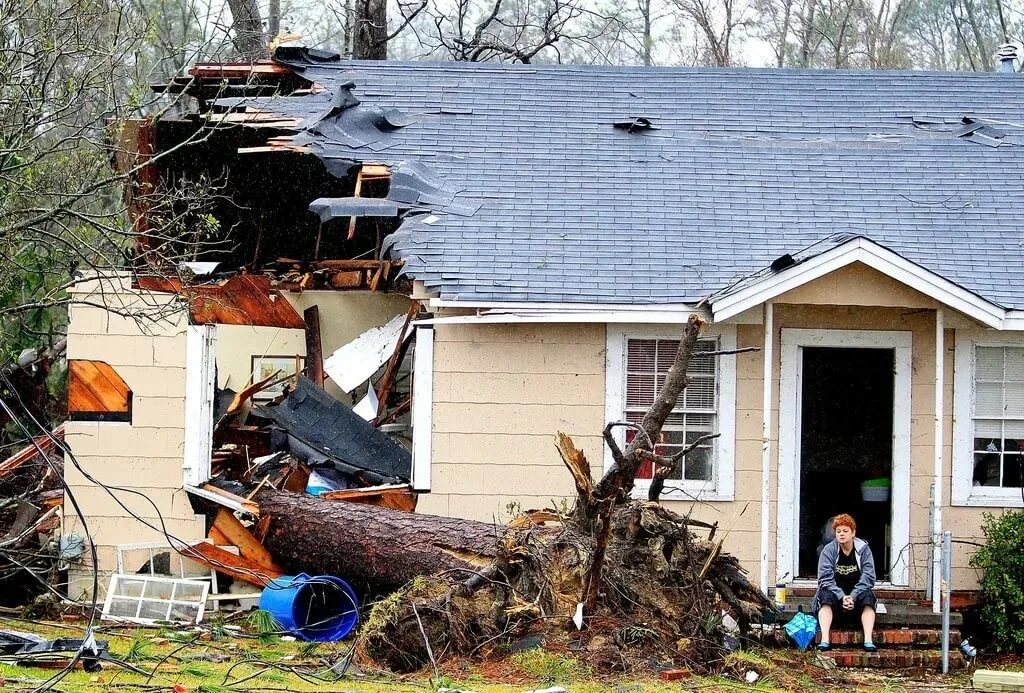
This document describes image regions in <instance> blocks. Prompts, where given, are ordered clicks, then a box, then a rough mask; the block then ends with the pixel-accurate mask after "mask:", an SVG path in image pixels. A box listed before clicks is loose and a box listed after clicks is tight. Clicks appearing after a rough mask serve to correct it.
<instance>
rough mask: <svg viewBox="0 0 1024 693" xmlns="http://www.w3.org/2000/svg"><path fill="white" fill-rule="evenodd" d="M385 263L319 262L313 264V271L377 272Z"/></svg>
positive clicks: (363, 261)
mask: <svg viewBox="0 0 1024 693" xmlns="http://www.w3.org/2000/svg"><path fill="white" fill-rule="evenodd" d="M384 263H385V261H384V260H317V261H316V262H314V263H313V269H332V270H364V269H368V270H376V269H380V268H381V267H382V266H383V265H384Z"/></svg>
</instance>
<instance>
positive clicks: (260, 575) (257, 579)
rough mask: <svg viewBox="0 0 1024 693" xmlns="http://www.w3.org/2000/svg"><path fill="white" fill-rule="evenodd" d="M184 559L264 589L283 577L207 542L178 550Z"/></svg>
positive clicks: (280, 573)
mask: <svg viewBox="0 0 1024 693" xmlns="http://www.w3.org/2000/svg"><path fill="white" fill-rule="evenodd" d="M178 553H180V554H181V555H182V556H184V557H185V558H188V559H190V560H193V561H195V562H196V563H201V564H203V565H205V566H208V567H210V568H213V569H214V570H216V571H217V572H218V573H224V574H225V575H230V576H231V577H233V578H235V579H236V580H241V581H242V582H247V583H249V584H250V585H256V586H257V587H266V586H267V585H268V584H270V581H271V580H274V579H275V578H279V577H281V576H282V575H284V573H283V572H281V571H279V570H277V571H275V570H271V569H268V568H266V567H264V566H261V565H260V564H258V563H255V562H253V561H250V560H249V559H247V558H245V557H243V556H236V555H235V554H233V553H231V552H230V551H226V550H225V549H222V548H220V547H219V546H214V545H213V544H210V543H208V542H205V541H203V542H199V543H198V544H193V545H191V546H183V547H182V548H180V549H178Z"/></svg>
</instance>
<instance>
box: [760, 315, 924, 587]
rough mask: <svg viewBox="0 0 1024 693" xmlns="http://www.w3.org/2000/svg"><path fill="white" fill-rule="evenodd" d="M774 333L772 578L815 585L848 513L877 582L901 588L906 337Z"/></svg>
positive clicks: (905, 517) (905, 522)
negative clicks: (833, 523) (835, 527)
mask: <svg viewBox="0 0 1024 693" xmlns="http://www.w3.org/2000/svg"><path fill="white" fill-rule="evenodd" d="M782 332H783V344H782V373H781V377H782V380H781V385H780V419H779V427H780V429H779V504H778V509H779V516H778V523H779V534H778V542H777V544H778V549H777V559H778V565H779V569H778V570H777V576H776V578H777V579H785V580H791V579H794V578H795V579H798V580H799V579H806V580H814V579H815V578H816V577H817V565H818V555H819V553H820V551H821V548H822V546H824V544H825V543H826V542H827V541H830V540H831V538H832V537H831V533H830V528H829V521H830V519H831V518H832V517H834V516H835V515H837V514H839V513H849V514H850V515H853V517H854V518H855V519H856V521H857V536H859V537H860V538H862V539H865V540H866V541H868V543H869V544H870V545H871V549H872V551H873V553H874V556H875V565H876V570H877V578H878V580H879V581H886V582H892V583H893V584H906V580H907V575H906V573H907V560H908V558H909V556H908V552H909V548H908V543H909V511H910V508H909V468H910V436H909V427H910V333H909V332H874V331H861V330H790V329H784V330H783V331H782ZM784 527H785V530H784ZM787 573H788V575H787Z"/></svg>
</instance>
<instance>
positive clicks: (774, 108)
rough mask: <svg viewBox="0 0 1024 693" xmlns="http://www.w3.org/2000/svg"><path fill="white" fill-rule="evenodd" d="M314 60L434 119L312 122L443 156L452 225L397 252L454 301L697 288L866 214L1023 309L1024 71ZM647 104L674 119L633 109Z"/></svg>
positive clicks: (407, 153) (622, 296)
mask: <svg viewBox="0 0 1024 693" xmlns="http://www.w3.org/2000/svg"><path fill="white" fill-rule="evenodd" d="M307 75H308V76H310V77H312V78H314V79H316V80H317V81H318V82H321V83H323V84H325V85H327V86H329V87H330V88H331V89H332V90H334V91H335V92H336V90H337V89H338V85H340V84H343V83H344V82H346V81H348V80H351V81H353V82H354V83H355V87H354V88H353V89H352V93H353V94H354V95H355V96H357V97H358V98H359V99H360V101H361V102H362V103H361V105H360V106H358V107H357V108H356V110H359V109H369V110H371V111H372V110H374V109H379V110H381V111H383V112H386V111H388V110H389V109H400V111H401V112H402V113H403V114H404V115H405V116H408V117H409V119H410V120H415V122H413V123H412V124H410V125H406V126H404V127H398V128H391V127H385V128H383V129H365V128H364V129H358V128H354V126H353V128H354V129H353V134H352V136H348V135H344V136H342V135H339V131H338V130H337V129H332V128H330V127H323V124H322V126H321V127H319V128H315V130H318V131H319V132H320V134H317V133H316V132H311V133H310V137H311V139H312V141H313V142H314V144H315V146H316V147H317V148H318V151H319V152H320V153H321V155H323V156H327V157H339V158H345V157H349V158H352V159H356V160H374V161H385V162H388V163H391V164H396V163H398V162H418V163H420V164H422V165H424V166H425V167H426V169H427V171H428V175H429V177H431V178H433V179H435V181H436V182H438V184H439V186H440V187H441V188H443V189H444V191H445V192H446V193H447V199H444V200H440V201H438V200H433V202H435V203H436V204H433V205H432V209H434V210H435V212H436V213H434V214H433V217H434V219H431V220H430V221H432V222H433V223H422V221H423V218H422V217H419V218H418V219H413V220H411V221H409V220H407V221H406V222H405V223H404V224H403V226H402V228H401V229H400V231H399V232H398V233H396V234H395V236H394V238H393V240H394V249H393V253H394V254H396V255H401V256H403V257H405V258H406V259H407V261H408V267H409V272H410V274H411V275H412V276H414V277H416V278H418V279H422V280H423V281H424V282H425V283H426V284H427V286H428V287H430V288H432V289H434V290H436V291H437V292H438V293H439V294H440V296H441V297H442V298H447V299H457V300H464V301H538V302H570V303H575V302H580V303H630V304H644V303H670V302H690V301H695V300H699V299H700V298H702V297H704V296H706V295H708V294H710V293H712V292H714V291H716V290H718V289H721V288H722V287H724V286H727V285H729V284H730V283H732V282H733V281H734V280H736V279H737V278H739V277H742V276H744V275H747V274H749V273H751V272H754V271H757V270H759V269H761V268H763V267H765V266H766V265H768V264H769V263H770V262H771V261H772V260H773V259H775V258H776V257H778V256H779V255H782V254H784V253H787V252H789V253H795V252H797V251H799V250H800V249H802V248H804V247H806V246H809V245H811V244H813V243H816V242H819V241H821V240H822V239H824V238H826V237H829V236H830V235H832V234H835V233H849V234H855V235H861V236H865V237H867V238H870V239H872V240H874V241H875V242H877V243H880V244H882V245H884V246H886V247H887V248H889V249H890V250H893V251H895V252H897V253H899V254H901V255H902V256H904V257H905V258H907V259H909V260H911V261H913V262H916V263H918V264H920V265H922V266H924V267H925V268H927V269H929V270H932V271H934V272H936V273H938V274H940V275H942V276H943V277H945V278H947V279H949V280H951V281H953V282H955V283H957V284H959V285H960V286H962V287H964V288H966V289H968V290H970V291H973V292H975V293H977V294H979V295H981V296H982V297H984V298H986V299H988V300H990V301H993V302H995V303H998V304H1001V305H1003V306H1004V307H1007V308H1013V307H1016V308H1024V263H1022V243H1024V232H1022V230H1021V226H1020V223H1021V219H1022V217H1024V149H1022V147H1021V145H1024V81H1022V80H1024V76H1020V75H1006V74H969V73H923V72H913V73H911V72H855V71H806V70H755V69H664V68H661V69H659V68H627V67H565V66H532V65H528V66H497V65H468V64H452V63H398V62H387V63H344V62H337V63H327V64H326V65H317V66H312V67H309V68H308V70H307ZM330 99H331V95H330V94H325V95H322V96H317V97H305V98H304V99H303V101H304V102H305V105H303V107H302V109H300V110H304V111H306V112H307V113H308V112H309V110H308V109H310V108H311V106H310V104H315V108H312V110H318V111H319V112H320V114H321V115H322V114H323V113H324V112H325V109H326V108H328V107H329V103H330ZM286 101H294V100H292V99H289V100H286ZM279 103H280V102H279ZM278 108H284V109H285V110H293V109H294V108H295V106H294V105H288V106H280V107H278ZM354 113H355V111H353V110H350V111H349V113H348V114H347V115H346V117H349V116H353V114H354ZM397 116H398V114H390V115H389V119H391V120H394V121H395V122H401V124H403V125H404V124H405V121H401V119H400V118H398V117H397ZM637 116H643V117H647V118H650V119H651V120H652V121H653V122H654V124H655V125H656V126H657V127H658V128H659V129H657V130H648V131H642V132H633V133H630V132H627V131H625V130H622V129H616V128H615V127H613V122H615V121H621V120H628V119H630V118H633V117H637ZM965 116H974V117H977V118H983V119H988V120H991V121H999V122H1001V123H1003V124H1002V125H1000V124H999V123H996V124H994V125H993V124H989V125H988V127H987V128H985V129H983V130H982V131H981V132H980V133H979V134H982V135H985V134H986V133H987V134H988V135H989V136H991V137H993V138H995V139H992V140H986V139H985V137H979V138H978V139H977V140H974V141H971V140H969V139H968V138H965V137H958V136H957V135H956V132H955V131H956V130H958V129H959V128H962V127H963V125H962V122H961V121H962V119H963V118H964V117H965ZM353 117H354V116H353ZM915 117H916V118H917V122H916V123H915V122H914V119H915ZM310 122H312V121H310ZM345 122H346V121H344V120H338V121H337V123H339V124H340V127H341V130H342V131H343V132H344V131H345V127H346V126H345V125H344V123H345ZM355 122H356V121H355V120H352V121H351V123H355ZM967 137H973V135H968V136H967ZM1000 138H1001V139H1000ZM984 142H987V143H988V145H991V144H995V143H998V144H999V145H1000V146H997V147H992V146H987V145H986V144H985V143H984ZM441 197H444V195H442V196H441ZM445 202H448V203H451V208H450V209H448V211H445V207H444V204H443V203H445ZM428 206H431V205H428ZM825 245H828V244H825ZM823 249H824V248H823Z"/></svg>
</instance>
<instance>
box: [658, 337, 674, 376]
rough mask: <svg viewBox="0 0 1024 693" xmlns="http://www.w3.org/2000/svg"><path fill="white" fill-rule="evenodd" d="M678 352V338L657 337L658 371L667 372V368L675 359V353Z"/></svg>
mask: <svg viewBox="0 0 1024 693" xmlns="http://www.w3.org/2000/svg"><path fill="white" fill-rule="evenodd" d="M677 353H679V340H678V339H659V340H658V372H659V373H668V369H669V368H671V367H672V362H673V361H675V360H676V354H677Z"/></svg>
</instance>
